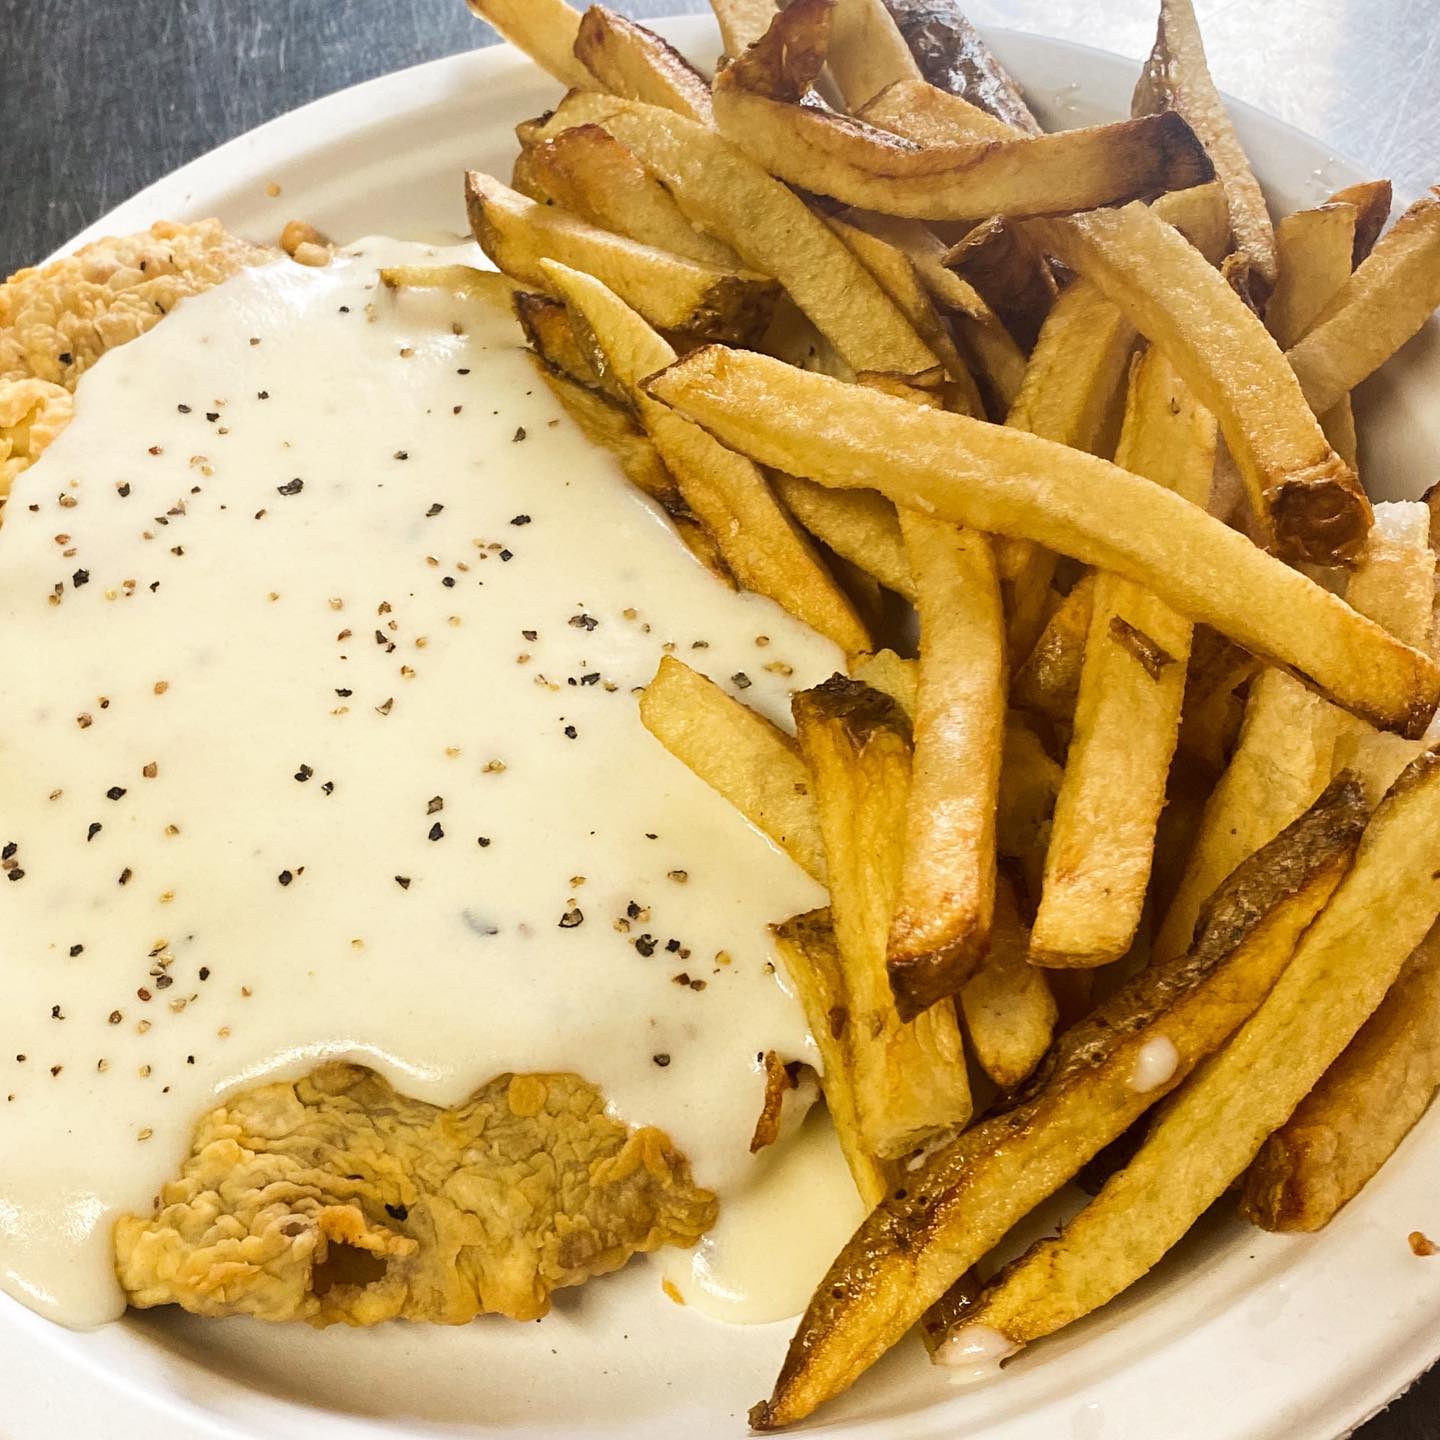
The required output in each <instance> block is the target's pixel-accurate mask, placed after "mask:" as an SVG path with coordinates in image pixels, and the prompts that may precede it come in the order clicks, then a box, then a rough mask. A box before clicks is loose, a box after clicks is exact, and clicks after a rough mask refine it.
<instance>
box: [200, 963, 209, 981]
mask: <svg viewBox="0 0 1440 1440" xmlns="http://www.w3.org/2000/svg"><path fill="white" fill-rule="evenodd" d="M200 978H201V979H202V980H208V979H209V978H210V967H209V966H208V965H202V966H201V967H200Z"/></svg>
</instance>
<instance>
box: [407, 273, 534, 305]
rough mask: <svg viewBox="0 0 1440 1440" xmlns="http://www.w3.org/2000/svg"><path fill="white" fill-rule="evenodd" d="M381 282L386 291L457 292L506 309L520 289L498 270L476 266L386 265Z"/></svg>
mask: <svg viewBox="0 0 1440 1440" xmlns="http://www.w3.org/2000/svg"><path fill="white" fill-rule="evenodd" d="M380 280H381V283H382V284H383V285H384V286H385V288H386V289H387V290H402V289H416V290H454V291H455V292H456V293H457V294H461V295H472V296H474V297H475V298H476V299H477V300H488V301H490V303H491V304H493V305H504V306H507V307H508V306H509V305H510V304H511V303H512V301H513V299H514V296H515V292H516V289H517V288H518V287H517V286H516V284H515V282H514V281H513V280H511V279H510V278H509V276H506V275H502V274H500V272H499V271H498V270H480V269H478V268H477V267H476V266H474V265H387V266H385V268H384V269H383V270H381V272H380Z"/></svg>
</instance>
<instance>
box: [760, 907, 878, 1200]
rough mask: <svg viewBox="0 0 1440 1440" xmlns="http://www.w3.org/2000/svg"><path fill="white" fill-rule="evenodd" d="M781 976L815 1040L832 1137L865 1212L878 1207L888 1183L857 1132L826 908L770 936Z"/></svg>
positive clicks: (841, 991)
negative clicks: (790, 987) (784, 976)
mask: <svg viewBox="0 0 1440 1440" xmlns="http://www.w3.org/2000/svg"><path fill="white" fill-rule="evenodd" d="M771 933H772V934H773V935H774V936H775V948H776V949H777V950H778V951H779V952H780V959H781V963H782V964H783V965H784V966H785V973H786V974H787V975H788V976H789V977H790V982H791V984H793V985H794V987H795V993H796V994H797V995H798V996H799V998H800V1006H801V1008H802V1009H803V1010H804V1012H805V1023H806V1024H807V1025H808V1027H809V1029H810V1033H811V1035H813V1036H814V1037H815V1048H816V1049H817V1050H819V1052H820V1060H821V1063H822V1064H823V1065H824V1066H825V1074H824V1075H823V1076H822V1077H821V1081H820V1087H821V1089H822V1090H823V1091H824V1094H825V1104H826V1106H827V1107H828V1108H829V1111H830V1120H831V1123H832V1124H833V1125H834V1126H835V1136H836V1138H837V1139H838V1140H839V1142H840V1150H841V1153H842V1154H843V1155H844V1156H845V1163H846V1164H847V1165H848V1166H849V1167H850V1174H851V1176H852V1178H853V1179H854V1181H855V1188H856V1189H857V1190H858V1191H859V1192H860V1198H861V1200H863V1201H864V1202H865V1207H866V1209H870V1208H871V1207H873V1206H875V1205H877V1204H879V1202H880V1200H881V1198H882V1197H883V1196H884V1194H885V1188H886V1186H887V1185H888V1183H889V1179H888V1176H887V1173H886V1169H885V1166H884V1165H883V1164H882V1163H881V1162H880V1161H879V1160H877V1159H876V1158H875V1157H874V1156H873V1155H872V1154H871V1153H870V1151H869V1150H868V1149H867V1148H866V1146H865V1142H864V1139H863V1137H862V1136H861V1133H860V1112H859V1109H858V1105H857V1100H856V1091H855V1074H854V1061H853V1059H852V1057H851V1052H850V1045H849V1038H848V1037H849V1032H850V1019H851V1017H850V1001H849V996H848V994H847V993H846V989H845V974H844V970H843V967H842V966H841V962H840V948H839V946H838V945H836V943H835V932H834V930H833V928H832V927H831V923H830V912H829V911H828V910H810V911H807V912H806V913H805V914H804V915H795V916H792V917H791V918H790V919H789V920H787V921H785V923H784V924H783V925H776V926H774V927H773V929H772V932H771Z"/></svg>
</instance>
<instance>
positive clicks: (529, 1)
mask: <svg viewBox="0 0 1440 1440" xmlns="http://www.w3.org/2000/svg"><path fill="white" fill-rule="evenodd" d="M465 3H466V4H467V5H468V6H469V7H470V9H471V11H472V12H473V13H474V14H476V15H478V16H479V17H480V18H481V19H482V20H485V21H487V22H488V23H489V24H491V25H493V26H494V27H495V29H496V30H498V31H499V32H500V33H501V35H503V36H504V37H505V39H507V40H508V41H509V42H510V43H511V44H512V45H513V46H514V47H515V48H516V49H517V50H523V51H524V52H525V53H526V54H527V55H528V56H529V57H530V58H531V59H532V60H533V61H534V62H535V63H536V64H537V65H539V66H540V68H541V69H542V70H548V71H549V72H550V73H551V74H552V75H553V76H554V77H555V78H556V79H557V80H559V81H560V82H561V83H562V84H564V85H570V86H578V87H580V88H581V89H586V90H588V89H590V88H591V87H592V86H593V85H594V84H595V78H594V76H592V75H591V74H590V72H589V71H588V70H587V69H586V68H585V67H584V66H583V65H582V64H581V63H580V62H579V61H578V60H577V59H576V58H575V40H576V37H577V36H578V35H579V33H580V15H579V12H578V11H575V10H572V9H571V8H570V6H568V5H567V4H566V3H565V0H465Z"/></svg>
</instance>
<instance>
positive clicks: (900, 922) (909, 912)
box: [886, 510, 1005, 1020]
mask: <svg viewBox="0 0 1440 1440" xmlns="http://www.w3.org/2000/svg"><path fill="white" fill-rule="evenodd" d="M900 528H901V531H902V532H903V534H904V537H905V550H906V554H907V556H908V557H909V561H910V570H911V573H912V574H913V576H914V577H915V593H916V603H917V606H918V609H919V613H920V664H919V675H918V684H917V688H916V696H915V703H914V707H913V710H912V716H913V727H914V761H913V767H912V772H911V783H910V806H909V813H908V815H907V818H906V825H905V844H904V858H903V862H902V866H901V872H900V883H899V892H898V895H897V897H896V905H895V912H894V916H893V918H892V919H891V922H890V936H889V941H888V946H887V953H886V966H887V969H888V971H889V974H890V985H891V988H892V990H893V991H894V994H895V1003H896V1007H897V1009H898V1010H899V1012H900V1018H901V1019H902V1020H909V1019H912V1018H913V1017H914V1016H916V1015H917V1014H919V1013H920V1012H921V1011H922V1010H924V1009H926V1008H927V1007H928V1006H930V1005H933V1004H935V1002H936V1001H938V1000H941V999H943V998H944V997H945V996H947V995H953V994H955V993H956V991H958V990H959V988H960V986H961V985H962V984H963V983H964V982H965V980H966V979H967V978H968V977H969V976H970V975H971V974H972V973H973V972H974V969H975V967H976V966H977V965H978V964H979V963H980V960H981V958H982V956H983V955H984V953H985V948H986V946H987V944H988V943H989V936H990V917H991V913H992V910H993V908H994V900H995V817H996V807H997V800H998V795H999V786H1000V761H1001V753H1002V748H1003V744H1004V734H1005V622H1004V615H1003V612H1002V610H1001V607H1000V586H999V581H998V579H997V577H996V574H995V557H994V554H993V552H992V550H991V548H990V541H989V539H988V537H986V536H984V535H980V534H977V533H975V532H974V531H965V530H960V529H958V528H957V527H955V526H953V525H946V524H944V523H943V522H940V521H935V520H930V519H927V518H926V517H925V516H922V515H917V514H915V513H914V512H913V511H909V510H906V511H902V512H901V514H900Z"/></svg>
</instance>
